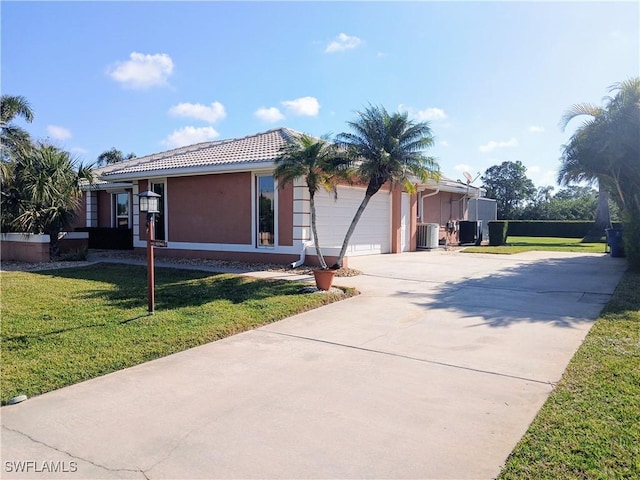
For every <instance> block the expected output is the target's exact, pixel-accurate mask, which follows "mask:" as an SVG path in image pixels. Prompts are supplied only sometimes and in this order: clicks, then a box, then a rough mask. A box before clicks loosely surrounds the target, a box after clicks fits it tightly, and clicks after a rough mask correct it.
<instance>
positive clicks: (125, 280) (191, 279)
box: [34, 263, 300, 321]
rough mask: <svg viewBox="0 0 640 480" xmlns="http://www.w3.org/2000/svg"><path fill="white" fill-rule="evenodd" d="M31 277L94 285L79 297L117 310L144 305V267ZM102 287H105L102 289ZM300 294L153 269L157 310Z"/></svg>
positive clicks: (295, 287) (290, 286)
mask: <svg viewBox="0 0 640 480" xmlns="http://www.w3.org/2000/svg"><path fill="white" fill-rule="evenodd" d="M34 273H38V274H40V275H45V276H51V277H58V278H68V279H78V280H86V281H90V282H95V287H94V288H87V289H86V290H84V291H82V292H81V293H79V294H78V298H79V299H81V300H90V299H103V300H105V301H107V302H109V304H111V305H113V306H115V307H117V308H138V307H144V306H146V305H147V269H146V267H142V266H137V265H121V264H109V263H101V264H96V265H90V266H87V267H79V268H65V269H59V270H45V271H40V272H34ZM103 284H106V285H108V286H102V285H103ZM299 293H300V284H298V283H295V282H290V281H284V280H269V279H252V278H248V277H243V276H239V275H233V274H223V273H211V272H203V271H197V270H182V269H178V268H156V269H155V298H156V309H158V310H160V309H174V308H182V307H193V306H200V305H203V304H205V303H209V302H211V301H216V300H225V301H228V302H230V303H233V304H239V303H243V302H247V301H259V300H262V299H266V298H271V297H274V296H282V295H298V294H299ZM129 321H131V320H129Z"/></svg>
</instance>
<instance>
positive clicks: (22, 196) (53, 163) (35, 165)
mask: <svg viewBox="0 0 640 480" xmlns="http://www.w3.org/2000/svg"><path fill="white" fill-rule="evenodd" d="M83 181H87V182H91V181H93V176H92V173H91V171H90V169H89V168H88V167H85V166H83V165H82V164H79V165H77V164H76V162H75V161H74V159H73V158H71V156H70V154H69V153H68V152H65V151H63V150H60V149H59V148H57V147H55V146H52V145H47V144H37V145H35V146H34V147H33V148H32V149H30V150H29V151H28V152H26V154H24V155H21V156H20V157H19V158H18V159H17V160H16V161H15V163H14V166H13V168H12V169H11V175H10V176H8V177H3V178H2V210H3V216H2V227H3V231H17V232H24V233H37V234H42V233H44V234H48V235H50V237H51V244H50V251H51V254H52V255H57V254H58V251H59V248H58V234H59V233H60V232H61V231H62V230H63V229H64V228H65V227H66V226H68V225H69V223H70V222H71V220H73V218H74V217H75V215H76V212H77V209H78V206H79V200H80V197H81V195H82V191H81V182H83ZM5 193H6V194H5ZM5 211H6V214H5Z"/></svg>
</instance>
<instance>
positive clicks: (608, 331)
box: [498, 272, 640, 480]
mask: <svg viewBox="0 0 640 480" xmlns="http://www.w3.org/2000/svg"><path fill="white" fill-rule="evenodd" d="M498 478H499V479H500V480H508V479H523V478H526V479H533V480H540V479H548V480H555V479H560V478H562V479H564V478H575V479H594V480H595V479H603V480H604V479H637V478H640V274H639V273H630V272H628V273H626V274H625V276H624V278H623V280H622V282H621V283H620V285H619V286H618V288H617V290H616V293H615V295H614V297H613V299H612V300H611V302H609V304H608V305H607V306H606V307H605V309H604V311H603V312H602V315H601V316H600V318H599V319H598V320H597V322H596V323H595V325H594V326H593V328H592V329H591V331H590V332H589V334H588V335H587V337H586V339H585V341H584V343H583V344H582V346H581V347H580V349H579V350H578V352H577V353H576V354H575V356H574V357H573V359H572V360H571V362H570V364H569V366H568V368H567V370H566V371H565V373H564V375H563V377H562V380H561V381H560V383H559V384H558V386H557V387H556V389H555V390H554V391H553V393H552V394H551V396H550V397H549V399H548V400H547V402H546V403H545V404H544V406H543V407H542V409H541V410H540V412H539V413H538V415H537V417H536V418H535V420H534V421H533V423H532V424H531V426H530V427H529V430H528V431H527V433H526V434H525V436H524V437H523V438H522V440H521V441H520V443H518V445H517V446H516V448H515V449H514V451H513V452H512V454H511V456H510V457H509V459H508V461H507V463H506V465H505V467H504V469H503V471H502V473H501V475H500V476H499V477H498Z"/></svg>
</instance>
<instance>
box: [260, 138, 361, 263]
mask: <svg viewBox="0 0 640 480" xmlns="http://www.w3.org/2000/svg"><path fill="white" fill-rule="evenodd" d="M275 165H276V169H275V171H274V173H273V176H274V177H276V178H277V179H278V185H279V187H280V188H283V187H285V186H286V185H288V184H289V183H293V182H294V181H295V180H296V179H298V178H303V179H304V181H305V183H306V185H307V189H308V190H309V209H310V210H311V231H312V233H313V242H314V246H315V249H316V255H317V256H318V262H319V263H320V267H321V268H322V269H327V268H328V267H327V263H326V261H325V259H324V256H323V255H322V251H321V248H320V240H319V238H318V228H317V225H316V207H315V194H316V192H317V191H318V190H320V188H324V189H325V190H326V191H327V192H329V193H331V194H333V196H334V198H336V196H337V190H336V184H337V182H338V181H339V180H340V179H346V178H348V175H349V173H348V172H349V170H348V166H349V161H348V160H347V159H346V158H344V157H341V156H340V155H339V154H338V150H337V148H336V146H335V144H333V143H330V142H329V140H328V137H327V136H323V137H322V138H321V139H317V138H313V137H311V136H309V135H306V134H302V135H296V136H292V137H291V138H290V139H289V141H288V142H287V143H286V144H285V145H284V146H283V147H282V148H281V150H280V156H279V157H278V158H277V159H276V160H275Z"/></svg>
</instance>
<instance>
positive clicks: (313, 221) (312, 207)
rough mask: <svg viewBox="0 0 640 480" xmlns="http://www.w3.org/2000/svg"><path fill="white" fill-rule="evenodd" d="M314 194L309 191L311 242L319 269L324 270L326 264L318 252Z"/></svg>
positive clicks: (318, 242) (318, 240) (318, 243)
mask: <svg viewBox="0 0 640 480" xmlns="http://www.w3.org/2000/svg"><path fill="white" fill-rule="evenodd" d="M315 193H316V192H314V191H313V190H311V189H309V209H310V210H311V232H312V233H313V241H314V244H315V247H316V255H317V257H318V262H319V263H320V268H322V269H323V270H326V269H327V268H328V267H327V262H326V261H325V259H324V255H322V251H321V250H320V239H319V237H318V226H317V223H316V202H315V198H314V197H315Z"/></svg>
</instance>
